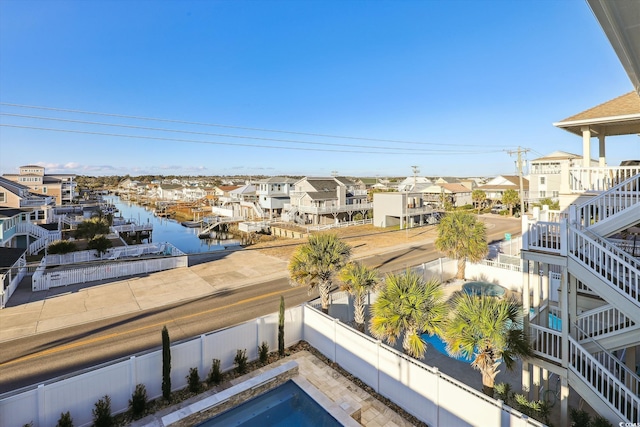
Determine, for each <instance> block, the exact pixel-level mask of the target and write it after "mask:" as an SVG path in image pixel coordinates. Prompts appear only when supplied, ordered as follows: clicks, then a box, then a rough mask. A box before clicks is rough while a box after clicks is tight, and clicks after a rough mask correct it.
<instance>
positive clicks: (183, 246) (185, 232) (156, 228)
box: [104, 196, 240, 254]
mask: <svg viewBox="0 0 640 427" xmlns="http://www.w3.org/2000/svg"><path fill="white" fill-rule="evenodd" d="M104 201H105V202H107V203H110V204H112V205H114V206H115V207H116V208H117V209H118V210H119V211H120V212H119V213H117V214H116V215H115V216H122V217H123V218H125V219H127V220H130V221H132V222H135V223H137V224H147V223H151V224H153V233H152V235H151V239H152V241H153V242H168V243H171V244H172V245H173V246H175V247H176V248H178V249H180V250H181V251H182V252H184V253H187V254H192V253H203V252H212V251H219V250H223V249H224V248H225V247H229V246H239V245H240V240H236V239H228V240H218V239H200V238H199V237H198V233H199V232H200V228H188V227H184V226H182V225H181V224H180V223H179V222H178V221H175V220H173V219H168V218H160V217H157V216H155V215H154V214H153V212H152V211H150V210H146V209H145V208H144V207H142V206H138V205H136V204H134V203H131V202H127V201H123V200H120V198H119V197H118V196H104Z"/></svg>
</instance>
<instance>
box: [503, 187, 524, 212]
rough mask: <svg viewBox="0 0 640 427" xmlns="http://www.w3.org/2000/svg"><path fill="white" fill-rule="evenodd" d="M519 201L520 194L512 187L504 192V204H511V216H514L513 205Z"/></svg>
mask: <svg viewBox="0 0 640 427" xmlns="http://www.w3.org/2000/svg"><path fill="white" fill-rule="evenodd" d="M519 201H520V196H519V195H518V192H517V191H516V190H514V189H512V188H510V189H508V190H507V191H505V192H504V194H502V204H504V205H507V206H509V216H513V207H514V206H515V205H517V204H518V202H519ZM521 210H522V209H521Z"/></svg>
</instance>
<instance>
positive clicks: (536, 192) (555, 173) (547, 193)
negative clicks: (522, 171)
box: [528, 151, 598, 207]
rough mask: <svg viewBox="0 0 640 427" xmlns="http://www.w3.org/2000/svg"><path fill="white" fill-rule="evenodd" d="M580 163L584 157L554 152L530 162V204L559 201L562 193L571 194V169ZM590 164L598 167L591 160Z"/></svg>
mask: <svg viewBox="0 0 640 427" xmlns="http://www.w3.org/2000/svg"><path fill="white" fill-rule="evenodd" d="M580 162H582V156H580V155H578V154H573V153H567V152H565V151H554V152H553V153H550V154H548V155H546V156H543V157H539V158H537V159H534V160H531V162H529V197H528V200H529V202H530V203H537V202H539V201H540V200H542V199H551V200H552V201H559V200H560V194H561V193H562V194H568V193H570V191H569V185H570V184H569V169H570V168H571V167H573V166H574V165H575V164H578V163H580ZM590 164H591V166H598V162H597V161H595V160H591V161H590ZM571 201H573V199H571ZM567 206H568V204H567ZM565 207H566V206H565Z"/></svg>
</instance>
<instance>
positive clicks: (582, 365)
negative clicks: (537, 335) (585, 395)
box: [569, 337, 640, 421]
mask: <svg viewBox="0 0 640 427" xmlns="http://www.w3.org/2000/svg"><path fill="white" fill-rule="evenodd" d="M569 369H571V371H573V372H574V373H575V374H576V375H577V376H579V377H580V378H581V379H582V380H583V381H584V382H585V383H587V384H589V385H590V386H591V389H592V390H593V391H594V392H596V393H597V394H598V395H599V396H600V397H601V398H602V399H603V400H604V401H605V402H606V403H607V404H608V405H609V407H611V408H612V409H614V410H615V411H616V412H618V413H619V414H620V415H621V416H622V417H623V419H626V420H629V421H634V420H638V419H639V417H640V397H638V396H636V395H635V394H634V393H633V392H632V391H631V390H629V389H628V388H627V387H626V386H625V384H624V383H623V382H622V381H620V380H619V379H618V378H617V377H616V376H615V375H614V374H612V373H611V372H609V370H608V369H607V368H605V367H604V366H603V365H602V364H601V363H600V362H598V361H597V360H596V358H595V357H593V356H592V355H591V354H590V353H589V352H587V351H586V350H584V349H583V348H582V346H580V344H579V343H578V342H577V341H576V340H574V339H573V338H572V337H569Z"/></svg>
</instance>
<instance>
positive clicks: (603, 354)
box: [593, 351, 640, 395]
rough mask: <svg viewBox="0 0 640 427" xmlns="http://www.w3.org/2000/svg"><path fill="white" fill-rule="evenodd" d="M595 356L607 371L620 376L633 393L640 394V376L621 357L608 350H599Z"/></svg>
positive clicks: (617, 376)
mask: <svg viewBox="0 0 640 427" xmlns="http://www.w3.org/2000/svg"><path fill="white" fill-rule="evenodd" d="M593 357H594V358H595V359H596V360H597V361H598V362H599V363H600V364H601V365H602V366H604V367H605V368H606V369H607V371H609V372H610V373H611V374H613V375H614V376H615V377H616V378H618V379H619V380H620V381H621V382H622V384H624V385H625V387H626V388H628V389H629V390H630V391H631V392H632V393H634V394H636V395H637V394H638V390H640V388H639V387H640V378H639V377H638V375H636V374H635V372H633V371H632V370H631V369H629V367H628V366H627V365H625V364H624V363H622V362H621V361H620V359H618V358H617V357H615V356H614V355H613V354H611V353H609V352H608V351H599V352H597V353H595V354H593Z"/></svg>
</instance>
